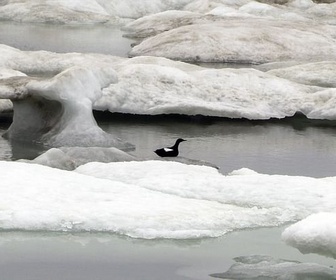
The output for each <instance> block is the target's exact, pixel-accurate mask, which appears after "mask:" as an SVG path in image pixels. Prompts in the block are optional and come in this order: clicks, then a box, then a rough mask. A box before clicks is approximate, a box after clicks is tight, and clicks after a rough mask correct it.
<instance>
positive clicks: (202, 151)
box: [100, 116, 336, 177]
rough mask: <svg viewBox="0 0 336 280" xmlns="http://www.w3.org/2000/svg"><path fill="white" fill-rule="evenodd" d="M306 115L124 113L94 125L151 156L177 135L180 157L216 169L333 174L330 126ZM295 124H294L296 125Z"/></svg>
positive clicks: (335, 134) (333, 130)
mask: <svg viewBox="0 0 336 280" xmlns="http://www.w3.org/2000/svg"><path fill="white" fill-rule="evenodd" d="M305 121H306V120H295V119H294V120H290V121H284V122H283V123H281V122H276V123H272V122H267V121H260V122H251V121H243V120H242V121H239V120H236V121H233V120H206V121H199V120H193V119H182V120H181V119H174V118H168V119H164V118H161V119H150V118H140V119H139V118H131V119H129V118H126V117H123V116H119V117H118V118H117V119H116V120H110V121H109V122H101V123H100V126H101V127H102V128H103V129H104V130H106V131H108V132H110V133H112V134H114V135H116V136H118V137H120V138H122V139H125V140H127V141H130V142H132V143H133V144H135V145H136V151H135V152H134V154H135V155H137V156H139V157H144V158H152V157H155V154H154V153H153V152H152V151H153V150H155V149H156V148H159V147H164V146H168V145H172V144H173V143H174V141H175V140H176V139H177V138H180V137H181V138H184V139H187V142H183V143H182V144H181V145H180V156H182V157H186V158H191V159H196V160H203V161H207V162H210V163H213V164H215V165H217V166H218V167H220V170H221V172H223V173H224V174H225V173H228V172H231V171H232V170H236V169H240V168H242V167H247V168H250V169H253V170H255V171H257V172H260V173H267V174H287V175H304V176H311V177H325V176H335V175H336V156H335V155H336V127H333V126H327V127H322V126H315V125H312V124H304V122H305ZM298 124H299V125H298Z"/></svg>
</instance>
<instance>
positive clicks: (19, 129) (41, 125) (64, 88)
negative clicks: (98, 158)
mask: <svg viewBox="0 0 336 280" xmlns="http://www.w3.org/2000/svg"><path fill="white" fill-rule="evenodd" d="M114 82H116V74H115V72H114V70H113V69H112V68H100V69H93V70H89V69H87V68H82V67H72V68H69V69H67V70H65V71H63V72H61V73H60V74H58V75H56V76H54V77H52V78H40V79H39V78H30V77H27V76H24V77H20V76H18V77H11V78H8V79H3V80H2V82H1V83H0V97H2V98H9V99H11V101H12V102H13V105H14V111H15V114H14V117H13V123H12V124H11V126H10V128H9V129H8V131H7V132H6V134H5V136H6V137H7V138H9V139H11V140H21V141H33V142H39V143H43V144H46V145H50V146H113V147H119V148H123V149H129V148H130V147H131V145H129V144H127V143H122V141H120V140H119V139H117V138H115V137H113V136H112V135H110V134H107V133H105V132H104V131H103V130H102V129H101V128H99V127H98V125H97V123H96V121H95V119H94V117H93V114H92V104H93V103H94V102H95V101H96V100H97V99H99V97H100V96H101V94H102V92H101V88H103V87H105V86H107V85H109V84H111V83H114Z"/></svg>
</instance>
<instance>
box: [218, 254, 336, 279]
mask: <svg viewBox="0 0 336 280" xmlns="http://www.w3.org/2000/svg"><path fill="white" fill-rule="evenodd" d="M234 260H235V261H236V262H237V263H236V264H234V265H232V266H231V267H230V269H229V270H228V271H227V272H224V273H216V274H212V275H211V276H213V277H216V278H222V279H239V280H244V279H278V280H289V279H291V280H300V279H319V280H322V279H323V280H333V279H335V278H336V269H334V268H330V267H327V266H323V265H318V264H314V263H300V262H296V261H289V260H281V259H273V258H271V257H269V256H259V255H255V256H244V257H237V258H235V259H234Z"/></svg>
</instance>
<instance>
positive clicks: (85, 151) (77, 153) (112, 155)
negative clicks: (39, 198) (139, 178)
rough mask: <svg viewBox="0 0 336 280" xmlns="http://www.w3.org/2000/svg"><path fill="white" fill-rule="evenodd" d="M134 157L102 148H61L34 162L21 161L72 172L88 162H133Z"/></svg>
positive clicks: (112, 149)
mask: <svg viewBox="0 0 336 280" xmlns="http://www.w3.org/2000/svg"><path fill="white" fill-rule="evenodd" d="M135 160H137V158H136V157H134V156H132V155H130V154H128V153H126V152H124V151H121V150H119V149H117V148H104V147H62V148H52V149H49V150H48V151H46V152H45V153H43V154H42V155H40V156H38V157H37V158H35V159H34V160H31V161H29V160H21V161H24V162H31V163H36V164H41V165H45V166H49V167H54V168H59V169H64V170H74V169H75V168H77V167H78V166H80V165H82V164H86V163H88V162H92V161H95V162H115V161H135Z"/></svg>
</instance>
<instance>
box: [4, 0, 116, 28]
mask: <svg viewBox="0 0 336 280" xmlns="http://www.w3.org/2000/svg"><path fill="white" fill-rule="evenodd" d="M0 19H2V20H14V21H19V22H38V23H56V24H60V23H61V24H63V23H67V24H69V23H70V24H72V23H84V24H93V23H103V22H107V21H108V20H109V19H110V15H109V14H108V13H107V12H106V11H105V10H104V9H103V8H102V7H101V6H100V5H99V4H98V3H97V2H96V1H94V0H85V1H64V0H48V1H39V0H28V1H13V0H9V1H6V3H4V4H3V5H1V6H0Z"/></svg>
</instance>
